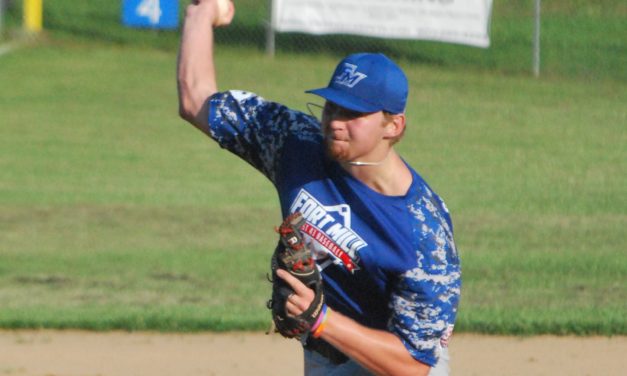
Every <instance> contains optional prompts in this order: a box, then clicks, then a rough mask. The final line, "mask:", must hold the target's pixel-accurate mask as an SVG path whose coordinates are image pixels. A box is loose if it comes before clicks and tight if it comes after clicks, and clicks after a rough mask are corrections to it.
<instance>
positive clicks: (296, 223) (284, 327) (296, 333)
mask: <svg viewBox="0 0 627 376" xmlns="http://www.w3.org/2000/svg"><path fill="white" fill-rule="evenodd" d="M304 224H305V219H304V218H303V216H302V214H301V213H299V212H296V213H294V214H292V215H290V216H289V217H287V218H286V219H285V220H284V221H283V223H282V224H281V225H280V226H279V227H278V228H276V229H275V230H276V232H277V233H278V234H279V244H278V245H277V247H276V249H275V250H274V254H273V255H272V260H271V263H270V267H271V269H272V280H271V282H272V298H271V299H270V300H269V301H268V309H270V310H271V311H272V321H273V322H274V327H275V330H276V331H277V332H279V333H281V335H282V336H284V337H287V338H295V337H302V336H304V335H306V334H308V333H309V331H310V330H311V329H312V327H313V326H314V324H315V323H316V322H317V320H318V318H319V317H320V315H321V313H322V312H323V309H322V308H323V306H324V294H323V292H322V279H321V278H320V273H319V272H318V268H317V266H316V262H315V261H314V258H313V255H312V252H311V249H310V248H309V246H308V244H306V243H305V242H304V239H303V236H302V234H301V232H300V228H301V227H302V226H303V225H304ZM277 269H284V270H286V271H287V272H289V273H290V274H291V275H293V276H294V277H296V278H297V279H299V280H300V281H301V282H302V283H303V284H304V285H305V286H307V287H309V288H311V289H312V290H313V291H314V292H315V294H316V295H315V297H314V299H313V301H312V302H311V305H310V306H309V308H307V309H306V310H305V311H304V312H303V313H302V314H300V315H298V316H292V315H290V314H288V313H287V312H286V309H285V304H286V303H287V299H288V298H289V296H290V295H291V294H293V293H294V290H292V288H291V287H290V286H289V285H288V284H287V283H286V282H285V281H283V280H282V279H281V278H279V277H277V275H276V271H277Z"/></svg>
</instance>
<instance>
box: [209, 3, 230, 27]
mask: <svg viewBox="0 0 627 376" xmlns="http://www.w3.org/2000/svg"><path fill="white" fill-rule="evenodd" d="M230 3H231V0H216V7H217V10H218V16H217V17H216V19H215V21H214V22H213V26H221V25H226V24H228V23H229V10H230V7H231V4H230Z"/></svg>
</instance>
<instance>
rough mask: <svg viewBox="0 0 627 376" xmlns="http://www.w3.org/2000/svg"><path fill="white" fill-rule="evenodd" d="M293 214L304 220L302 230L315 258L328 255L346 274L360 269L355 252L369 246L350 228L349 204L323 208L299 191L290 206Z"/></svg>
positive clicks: (312, 198)
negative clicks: (341, 266) (298, 213)
mask: <svg viewBox="0 0 627 376" xmlns="http://www.w3.org/2000/svg"><path fill="white" fill-rule="evenodd" d="M296 211H299V212H301V213H302V214H303V217H304V218H305V220H306V221H307V223H306V224H305V225H303V227H302V228H301V231H303V232H304V233H305V234H306V235H308V236H309V238H310V239H311V240H313V241H314V242H313V247H314V249H315V250H316V252H315V253H316V259H318V260H321V259H323V258H324V257H325V256H326V257H328V255H331V257H332V258H333V262H335V263H337V264H342V265H344V267H345V268H346V270H348V271H349V272H351V273H353V272H354V271H356V270H359V267H358V266H357V263H358V262H359V256H358V251H359V250H360V249H361V248H363V247H365V246H367V245H368V243H366V242H365V241H364V240H363V239H362V238H361V237H360V236H359V235H357V234H356V233H355V232H354V231H353V230H352V229H351V223H350V221H351V215H350V207H349V206H348V205H345V204H344V205H333V206H324V205H322V204H321V203H320V202H319V201H318V200H316V199H315V198H314V197H313V196H312V195H311V194H310V193H309V192H307V191H306V190H304V189H301V191H300V192H299V193H298V195H297V196H296V199H294V201H293V202H292V206H291V207H290V212H292V213H294V212H296Z"/></svg>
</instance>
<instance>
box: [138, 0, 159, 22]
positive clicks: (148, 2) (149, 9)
mask: <svg viewBox="0 0 627 376" xmlns="http://www.w3.org/2000/svg"><path fill="white" fill-rule="evenodd" d="M135 11H136V12H137V15H138V16H140V17H147V18H148V19H149V20H150V23H152V24H157V23H159V20H160V19H161V14H162V12H161V4H159V0H142V1H141V3H139V5H138V6H137V9H136V10H135Z"/></svg>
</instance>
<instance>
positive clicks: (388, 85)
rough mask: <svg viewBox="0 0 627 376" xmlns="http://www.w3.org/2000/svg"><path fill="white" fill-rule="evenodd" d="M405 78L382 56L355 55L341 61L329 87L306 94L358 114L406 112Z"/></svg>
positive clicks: (398, 69)
mask: <svg viewBox="0 0 627 376" xmlns="http://www.w3.org/2000/svg"><path fill="white" fill-rule="evenodd" d="M408 92H409V88H408V84H407V77H406V76H405V73H403V71H402V70H401V68H400V67H399V66H398V65H396V64H395V63H394V62H393V61H392V60H390V59H389V58H388V57H387V56H385V55H383V54H373V53H358V54H354V55H349V56H348V57H346V58H345V59H344V60H342V61H340V63H339V64H338V65H337V68H335V72H334V73H333V76H332V77H331V81H329V86H327V87H324V88H320V89H314V90H307V91H306V93H311V94H315V95H319V96H321V97H323V98H325V99H326V100H328V101H331V102H333V103H335V104H337V105H338V106H341V107H344V108H347V109H349V110H353V111H358V112H377V111H385V112H389V113H392V114H400V113H402V112H404V111H405V105H406V103H407V93H408Z"/></svg>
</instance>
